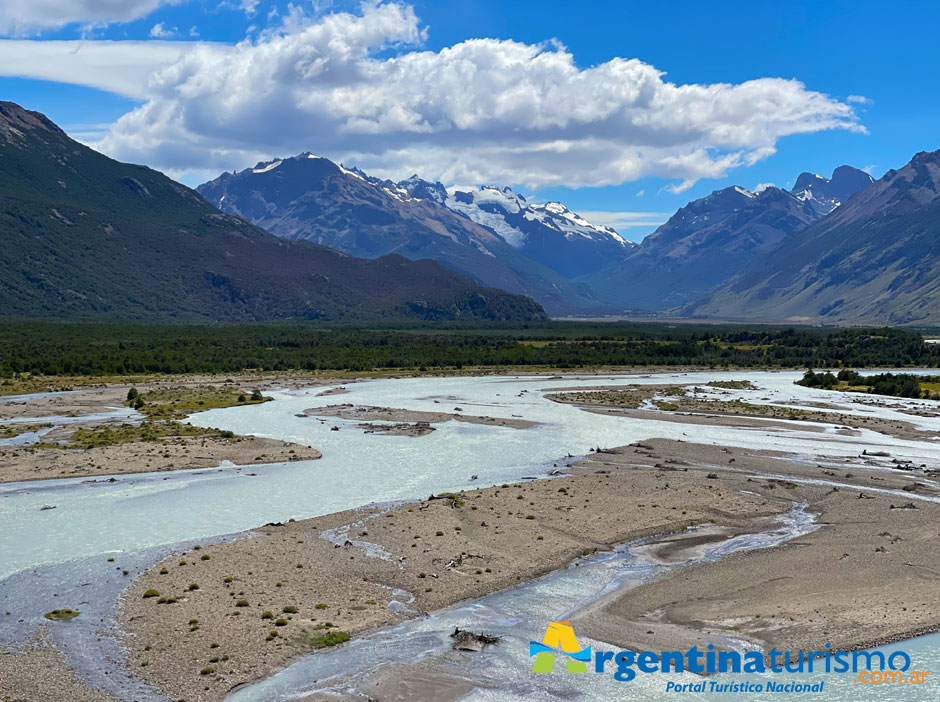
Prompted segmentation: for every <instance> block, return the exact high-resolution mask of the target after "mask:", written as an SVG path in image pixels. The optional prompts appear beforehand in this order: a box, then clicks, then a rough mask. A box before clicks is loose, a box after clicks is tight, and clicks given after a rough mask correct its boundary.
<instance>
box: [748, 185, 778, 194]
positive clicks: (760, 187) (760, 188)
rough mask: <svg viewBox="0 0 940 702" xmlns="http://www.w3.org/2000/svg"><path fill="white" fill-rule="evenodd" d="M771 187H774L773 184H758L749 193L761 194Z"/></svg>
mask: <svg viewBox="0 0 940 702" xmlns="http://www.w3.org/2000/svg"><path fill="white" fill-rule="evenodd" d="M772 187H774V184H773V183H758V184H757V185H755V186H754V189H753V190H752V191H751V192H753V193H762V192H764V191H765V190H766V189H767V188H772Z"/></svg>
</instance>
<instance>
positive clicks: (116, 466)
mask: <svg viewBox="0 0 940 702" xmlns="http://www.w3.org/2000/svg"><path fill="white" fill-rule="evenodd" d="M320 457H321V454H320V452H319V451H317V450H316V449H315V448H312V447H310V446H303V445H301V444H292V443H288V442H285V441H278V440H277V439H263V438H259V437H254V436H244V437H235V438H233V439H223V438H217V437H212V436H183V437H168V438H167V439H165V440H161V441H157V442H148V441H136V442H131V443H126V444H115V445H114V446H105V447H101V448H91V449H86V450H75V449H70V450H63V449H57V448H45V447H41V448H34V447H29V446H25V447H9V446H7V447H0V483H9V482H19V481H25V480H48V479H52V478H86V477H87V478H93V479H106V478H107V477H108V476H112V475H130V474H133V473H157V472H164V471H173V470H201V469H205V470H208V469H212V468H217V467H218V466H219V464H220V462H222V461H230V462H232V463H234V464H235V465H238V466H252V467H260V466H264V465H266V464H270V463H282V462H285V461H302V460H303V461H308V460H314V459H317V458H320Z"/></svg>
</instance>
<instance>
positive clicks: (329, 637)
mask: <svg viewBox="0 0 940 702" xmlns="http://www.w3.org/2000/svg"><path fill="white" fill-rule="evenodd" d="M347 641H349V634H347V633H346V632H345V631H331V632H329V633H328V634H323V635H322V636H313V637H311V638H310V640H309V641H308V643H309V645H310V647H311V648H327V647H329V646H337V645H339V644H341V643H345V642H347Z"/></svg>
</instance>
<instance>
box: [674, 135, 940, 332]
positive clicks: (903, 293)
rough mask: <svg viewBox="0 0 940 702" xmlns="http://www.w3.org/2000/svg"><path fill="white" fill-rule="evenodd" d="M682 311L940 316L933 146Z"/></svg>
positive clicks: (839, 318)
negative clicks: (931, 150)
mask: <svg viewBox="0 0 940 702" xmlns="http://www.w3.org/2000/svg"><path fill="white" fill-rule="evenodd" d="M686 311H687V312H689V313H692V314H695V315H699V316H709V317H723V318H739V319H749V320H753V319H765V320H766V319H773V320H778V319H793V320H800V321H823V322H866V323H867V322H879V323H889V324H914V323H916V324H938V323H940V150H938V151H934V152H921V153H919V154H917V155H916V156H914V158H913V159H912V160H911V161H910V163H908V164H907V165H906V166H904V167H903V168H901V169H899V170H891V171H888V172H887V173H886V174H885V175H884V177H882V178H881V179H880V180H877V181H875V182H874V183H872V184H871V185H869V186H868V187H867V188H864V189H863V190H860V191H858V192H857V193H855V194H854V195H853V196H852V197H850V198H849V199H848V200H847V201H845V202H843V204H842V205H841V206H839V207H838V208H836V209H835V210H833V211H832V212H831V213H830V214H828V215H827V216H825V217H823V218H822V219H820V220H818V221H817V222H815V223H814V224H812V225H810V226H808V227H806V228H804V229H802V230H801V231H798V232H796V233H795V234H793V235H792V236H791V237H790V238H789V239H788V240H787V241H786V243H785V244H784V245H782V246H779V247H778V248H776V249H775V250H773V251H771V252H769V253H768V254H767V255H765V256H763V257H761V259H760V260H758V261H755V262H754V265H753V266H752V267H750V268H749V269H748V270H746V271H742V272H741V273H739V274H738V275H737V276H735V277H734V278H732V279H731V280H729V281H728V282H727V283H725V284H723V285H721V286H720V287H718V288H717V289H716V290H714V291H712V292H711V293H710V294H709V295H708V296H707V297H706V299H705V300H704V301H702V302H699V303H696V304H693V305H690V306H689V308H688V309H687V310H686Z"/></svg>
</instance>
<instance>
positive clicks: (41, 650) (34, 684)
mask: <svg viewBox="0 0 940 702" xmlns="http://www.w3.org/2000/svg"><path fill="white" fill-rule="evenodd" d="M38 700H56V702H64V701H66V700H67V701H68V702H115V700H114V698H113V697H111V696H110V695H106V694H104V693H103V692H99V691H97V690H89V689H88V688H87V687H85V685H84V684H82V682H81V681H80V680H79V679H78V678H77V677H76V675H75V671H74V670H72V669H71V668H69V666H68V665H66V663H65V659H64V657H63V656H62V654H61V653H59V652H58V651H57V650H56V649H55V648H54V647H53V646H52V645H51V644H49V643H47V642H46V641H45V635H44V634H43V633H40V634H38V635H37V636H36V637H34V639H33V641H32V642H31V643H30V645H29V646H27V647H26V648H25V649H24V650H22V651H15V652H14V651H3V650H0V702H37V701H38Z"/></svg>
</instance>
